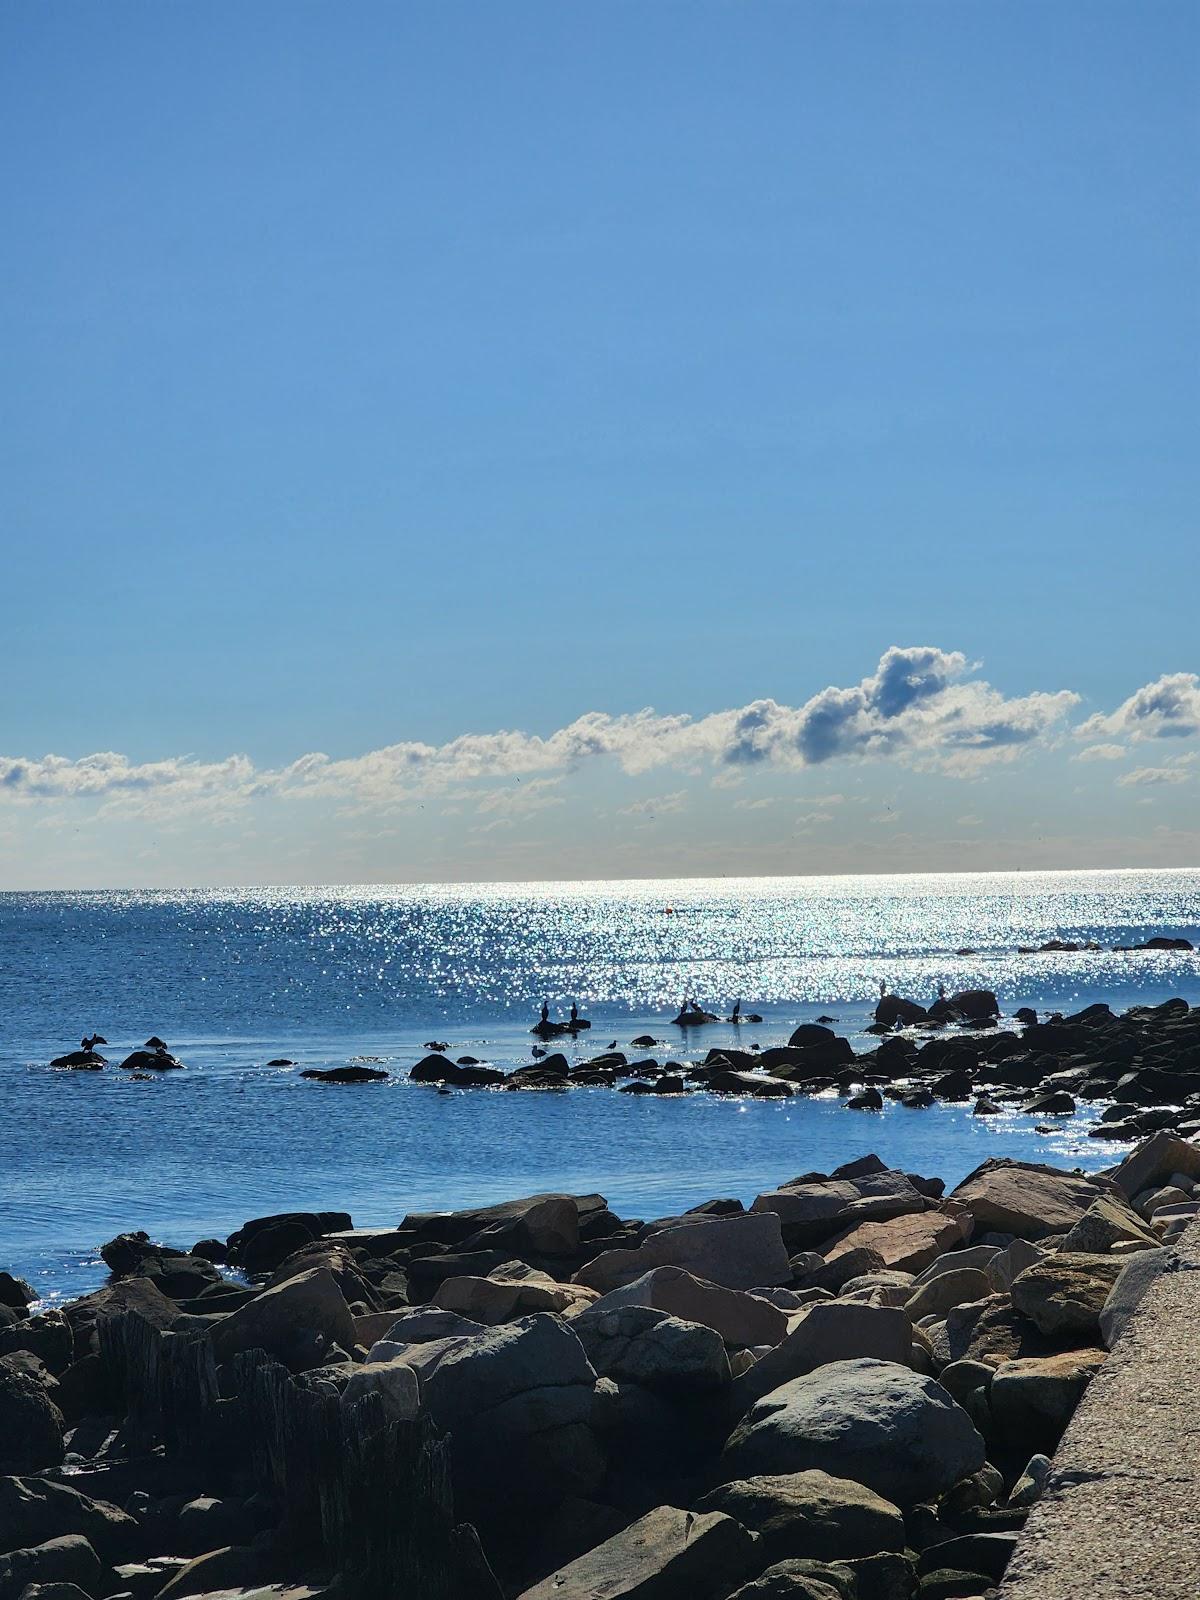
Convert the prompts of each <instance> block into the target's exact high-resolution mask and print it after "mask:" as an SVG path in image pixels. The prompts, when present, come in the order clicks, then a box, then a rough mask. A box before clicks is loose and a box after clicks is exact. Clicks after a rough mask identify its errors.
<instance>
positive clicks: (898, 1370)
mask: <svg viewBox="0 0 1200 1600" xmlns="http://www.w3.org/2000/svg"><path fill="white" fill-rule="evenodd" d="M985 1455H986V1452H985V1449H984V1443H983V1440H982V1439H981V1438H980V1436H979V1434H978V1433H977V1432H976V1431H975V1427H974V1424H973V1423H972V1422H971V1419H970V1417H968V1415H967V1413H966V1412H965V1411H964V1410H963V1409H962V1408H961V1407H960V1406H958V1405H956V1404H955V1402H954V1401H953V1400H952V1399H951V1398H950V1396H949V1394H947V1392H946V1390H945V1389H943V1388H942V1387H941V1385H940V1384H938V1383H935V1382H934V1381H933V1379H931V1378H926V1377H922V1376H921V1375H920V1374H918V1373H915V1372H913V1371H911V1370H910V1369H909V1368H908V1367H904V1366H899V1365H897V1364H895V1363H893V1362H889V1361H870V1360H862V1361H835V1362H832V1363H831V1364H829V1365H828V1366H824V1367H820V1368H818V1369H817V1370H816V1371H815V1372H811V1373H808V1374H807V1375H806V1376H805V1377H802V1378H794V1379H793V1380H792V1381H791V1382H790V1383H785V1384H784V1385H783V1386H782V1387H781V1388H779V1389H776V1390H774V1391H773V1392H772V1393H770V1394H768V1395H765V1396H764V1397H763V1398H762V1399H761V1400H759V1401H757V1402H756V1403H755V1405H754V1406H752V1407H751V1409H750V1411H749V1413H748V1414H747V1416H746V1417H745V1418H744V1419H743V1421H742V1422H740V1423H739V1424H738V1426H737V1427H736V1428H735V1429H734V1431H733V1433H732V1435H731V1436H730V1439H729V1441H728V1443H727V1445H726V1446H725V1452H724V1456H723V1458H722V1469H723V1475H724V1476H725V1477H726V1478H727V1479H732V1478H734V1477H746V1476H756V1475H760V1474H777V1473H784V1472H807V1471H813V1470H816V1471H822V1472H828V1473H830V1474H831V1475H832V1476H834V1477H840V1478H851V1479H853V1480H854V1481H855V1482H857V1483H865V1484H866V1485H867V1486H868V1488H871V1489H874V1490H875V1492H876V1493H877V1494H880V1495H882V1496H883V1497H884V1498H885V1499H888V1500H892V1501H893V1502H895V1503H896V1504H898V1505H902V1506H903V1505H914V1504H916V1503H917V1502H918V1501H921V1500H927V1499H931V1498H933V1497H934V1496H936V1495H939V1494H943V1493H944V1492H945V1491H946V1490H947V1489H949V1488H951V1487H952V1486H953V1485H954V1484H956V1483H957V1482H958V1480H959V1479H960V1478H965V1477H967V1476H968V1475H969V1474H970V1473H972V1472H977V1471H978V1470H979V1468H980V1467H981V1466H982V1465H983V1463H984V1459H985Z"/></svg>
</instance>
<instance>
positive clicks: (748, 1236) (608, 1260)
mask: <svg viewBox="0 0 1200 1600" xmlns="http://www.w3.org/2000/svg"><path fill="white" fill-rule="evenodd" d="M661 1266H674V1267H683V1268H684V1270H685V1271H687V1272H690V1273H691V1274H692V1275H693V1276H694V1277H697V1278H704V1279H705V1280H706V1281H707V1282H709V1283H718V1284H721V1285H723V1286H724V1287H725V1288H726V1289H754V1288H757V1287H759V1286H760V1285H761V1286H762V1287H764V1288H769V1287H770V1286H771V1285H773V1284H786V1283H789V1282H790V1281H791V1276H792V1271H791V1267H790V1265H789V1262H788V1253H787V1251H786V1250H785V1249H784V1246H783V1234H782V1231H781V1229H780V1224H779V1218H778V1217H777V1216H776V1215H775V1213H774V1212H769V1211H768V1212H745V1213H743V1214H742V1215H741V1216H730V1217H714V1216H707V1215H698V1216H694V1217H692V1218H691V1219H690V1220H688V1219H681V1220H680V1221H679V1222H677V1223H675V1224H674V1225H673V1226H671V1227H667V1228H663V1229H662V1230H661V1231H660V1232H657V1233H653V1234H651V1235H650V1236H649V1237H648V1238H646V1239H644V1240H643V1241H642V1243H641V1244H640V1245H639V1246H638V1248H637V1249H635V1250H605V1251H603V1252H602V1253H601V1254H600V1255H598V1256H597V1257H596V1258H595V1259H594V1260H593V1261H589V1262H588V1263H587V1264H586V1266H583V1267H581V1268H580V1269H579V1271H578V1272H577V1273H576V1274H575V1280H574V1281H575V1282H576V1283H582V1284H584V1285H585V1286H586V1287H587V1288H589V1289H598V1290H599V1291H600V1293H601V1294H607V1293H608V1291H609V1290H610V1289H617V1288H620V1287H621V1285H622V1284H626V1283H632V1281H633V1280H634V1279H635V1278H640V1277H641V1276H642V1274H643V1273H644V1272H648V1271H649V1270H650V1268H651V1267H661Z"/></svg>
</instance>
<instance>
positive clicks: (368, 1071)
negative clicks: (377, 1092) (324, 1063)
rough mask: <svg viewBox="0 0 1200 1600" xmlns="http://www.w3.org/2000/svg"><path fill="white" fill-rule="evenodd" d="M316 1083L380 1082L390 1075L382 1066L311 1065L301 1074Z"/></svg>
mask: <svg viewBox="0 0 1200 1600" xmlns="http://www.w3.org/2000/svg"><path fill="white" fill-rule="evenodd" d="M300 1076H301V1077H302V1078H310V1079H312V1081H313V1082H314V1083H379V1082H380V1081H381V1080H382V1079H384V1078H386V1077H389V1076H390V1074H389V1073H387V1072H386V1071H385V1070H384V1069H383V1068H382V1067H357V1066H350V1067H309V1068H308V1069H307V1070H306V1071H304V1072H302V1073H301V1074H300Z"/></svg>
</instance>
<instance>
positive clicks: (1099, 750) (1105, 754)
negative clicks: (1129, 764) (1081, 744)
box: [1071, 744, 1129, 761]
mask: <svg viewBox="0 0 1200 1600" xmlns="http://www.w3.org/2000/svg"><path fill="white" fill-rule="evenodd" d="M1128 754H1129V752H1128V751H1127V750H1126V748H1125V746H1124V745H1123V744H1089V745H1088V747H1087V749H1086V750H1081V751H1080V752H1079V754H1078V755H1077V756H1072V757H1071V760H1072V761H1123V760H1124V759H1125V757H1126V756H1127V755H1128Z"/></svg>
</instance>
